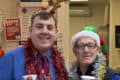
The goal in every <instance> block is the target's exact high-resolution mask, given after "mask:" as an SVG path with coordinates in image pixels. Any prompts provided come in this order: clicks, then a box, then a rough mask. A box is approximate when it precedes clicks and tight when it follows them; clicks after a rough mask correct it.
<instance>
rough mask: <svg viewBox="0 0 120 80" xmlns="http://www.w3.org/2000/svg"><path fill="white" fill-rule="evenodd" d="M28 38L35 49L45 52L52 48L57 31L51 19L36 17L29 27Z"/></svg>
mask: <svg viewBox="0 0 120 80" xmlns="http://www.w3.org/2000/svg"><path fill="white" fill-rule="evenodd" d="M30 36H31V40H32V42H33V45H34V47H35V48H37V49H38V50H39V51H40V52H46V51H47V50H48V49H49V48H51V47H52V45H53V44H54V42H55V41H56V37H57V29H56V25H55V20H54V19H53V17H49V18H48V19H42V18H41V17H40V16H36V17H35V18H34V20H33V23H32V26H31V27H30Z"/></svg>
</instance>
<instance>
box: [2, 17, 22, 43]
mask: <svg viewBox="0 0 120 80" xmlns="http://www.w3.org/2000/svg"><path fill="white" fill-rule="evenodd" d="M4 28H5V36H6V40H10V41H14V40H20V39H21V38H20V37H21V30H20V19H19V18H5V19H4Z"/></svg>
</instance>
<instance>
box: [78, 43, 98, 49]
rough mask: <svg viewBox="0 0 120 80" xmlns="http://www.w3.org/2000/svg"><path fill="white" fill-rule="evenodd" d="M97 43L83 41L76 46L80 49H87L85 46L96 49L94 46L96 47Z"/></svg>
mask: <svg viewBox="0 0 120 80" xmlns="http://www.w3.org/2000/svg"><path fill="white" fill-rule="evenodd" d="M96 46H97V45H96V44H95V43H88V44H83V43H81V44H78V45H76V47H77V48H78V49H80V50H84V49H85V47H87V48H88V49H90V50H91V49H94V48H96Z"/></svg>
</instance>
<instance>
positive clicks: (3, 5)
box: [0, 0, 18, 51]
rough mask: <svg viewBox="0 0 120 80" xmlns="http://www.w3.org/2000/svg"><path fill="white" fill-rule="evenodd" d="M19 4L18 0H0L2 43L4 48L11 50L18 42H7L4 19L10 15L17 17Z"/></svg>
mask: <svg viewBox="0 0 120 80" xmlns="http://www.w3.org/2000/svg"><path fill="white" fill-rule="evenodd" d="M17 5H18V0H12V1H11V0H0V28H1V27H2V31H1V32H0V33H1V34H0V36H1V43H0V44H1V45H2V47H3V49H4V50H6V51H7V50H9V49H13V48H15V47H16V46H17V45H18V43H17V42H6V41H5V37H4V28H3V19H4V18H10V17H14V18H15V17H17Z"/></svg>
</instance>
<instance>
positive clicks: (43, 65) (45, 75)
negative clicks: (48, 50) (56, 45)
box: [42, 56, 51, 80]
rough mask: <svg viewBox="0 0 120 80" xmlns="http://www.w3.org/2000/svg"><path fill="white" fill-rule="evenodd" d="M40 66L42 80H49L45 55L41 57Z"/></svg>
mask: <svg viewBox="0 0 120 80" xmlns="http://www.w3.org/2000/svg"><path fill="white" fill-rule="evenodd" d="M42 68H43V71H42V73H43V76H44V80H51V77H50V71H49V64H48V59H47V57H46V56H43V57H42Z"/></svg>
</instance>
